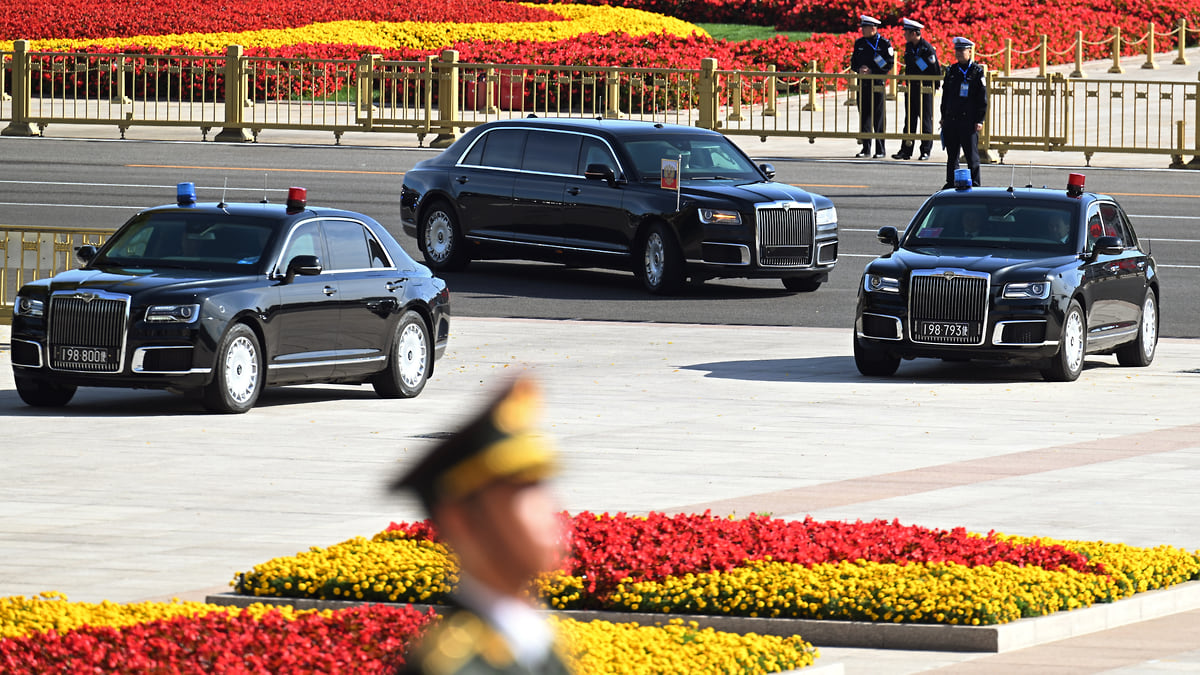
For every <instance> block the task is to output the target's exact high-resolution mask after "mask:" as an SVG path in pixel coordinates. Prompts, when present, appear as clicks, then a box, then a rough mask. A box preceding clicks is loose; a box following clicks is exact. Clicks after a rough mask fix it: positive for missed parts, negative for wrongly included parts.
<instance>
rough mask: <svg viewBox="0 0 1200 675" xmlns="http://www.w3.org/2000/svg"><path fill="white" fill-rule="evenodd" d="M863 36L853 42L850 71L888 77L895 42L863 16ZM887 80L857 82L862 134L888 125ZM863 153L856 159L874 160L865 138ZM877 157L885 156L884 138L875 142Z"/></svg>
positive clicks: (875, 21)
mask: <svg viewBox="0 0 1200 675" xmlns="http://www.w3.org/2000/svg"><path fill="white" fill-rule="evenodd" d="M859 29H860V30H861V31H862V37H860V38H858V39H857V40H855V41H854V53H853V54H851V56H850V70H853V71H854V72H856V73H859V74H860V75H886V74H888V73H890V72H892V64H893V63H895V62H896V53H895V51H894V50H893V49H892V43H891V42H889V41H888V39H887V38H885V37H884V36H882V35H880V34H879V19H876V18H875V17H873V16H867V15H866V14H863V15H862V16H861V17H860V19H859ZM885 93H886V92H885V82H884V80H872V79H862V80H859V81H858V122H859V131H865V132H867V133H870V132H880V133H882V132H883V130H884V127H885V126H886V125H887V107H886V98H887V97H886V95H885ZM862 146H863V147H862V152H860V153H858V154H857V155H855V157H871V156H872V155H871V139H869V138H864V139H862ZM874 156H875V157H884V156H886V153H885V152H884V149H883V139H882V138H877V139H875V155H874Z"/></svg>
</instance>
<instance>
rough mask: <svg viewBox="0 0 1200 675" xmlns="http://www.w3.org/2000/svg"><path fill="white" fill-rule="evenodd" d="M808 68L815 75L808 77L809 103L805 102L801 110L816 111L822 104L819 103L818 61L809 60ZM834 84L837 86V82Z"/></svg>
mask: <svg viewBox="0 0 1200 675" xmlns="http://www.w3.org/2000/svg"><path fill="white" fill-rule="evenodd" d="M808 70H809V72H811V73H812V74H813V76H812V77H810V78H808V103H805V104H804V107H803V108H801V110H803V111H804V112H816V111H817V110H820V109H821V106H819V105H817V78H816V73H817V62H816V61H809V63H808ZM834 86H835V87H836V86H837V83H836V82H835V83H834Z"/></svg>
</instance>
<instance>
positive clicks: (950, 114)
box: [941, 37, 988, 189]
mask: <svg viewBox="0 0 1200 675" xmlns="http://www.w3.org/2000/svg"><path fill="white" fill-rule="evenodd" d="M974 55H975V43H974V42H971V41H970V40H968V39H967V38H965V37H956V38H954V59H955V61H956V62H955V63H954V64H952V65H951V66H950V67H949V68H947V69H946V78H945V80H944V81H943V83H942V84H943V87H942V119H941V125H942V142H943V143H944V144H945V146H946V185H945V186H944V187H943V189H948V188H952V187H954V171H955V170H956V169H958V155H959V152H962V153H965V154H966V157H967V168H969V169H970V170H971V182H972V183H973V184H975V185H979V184H980V180H979V132H980V131H983V121H984V119H986V118H987V106H988V92H987V84H986V83H985V82H984V73H983V66H981V65H979V64H978V63H975V61H974V60H973V57H974Z"/></svg>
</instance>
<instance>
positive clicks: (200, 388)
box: [12, 183, 450, 413]
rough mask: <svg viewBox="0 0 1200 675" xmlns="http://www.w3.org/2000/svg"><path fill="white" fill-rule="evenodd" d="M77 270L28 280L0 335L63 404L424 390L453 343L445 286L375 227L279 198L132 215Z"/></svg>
mask: <svg viewBox="0 0 1200 675" xmlns="http://www.w3.org/2000/svg"><path fill="white" fill-rule="evenodd" d="M77 255H78V257H79V259H80V260H81V261H82V263H83V266H82V267H81V268H79V269H74V270H70V271H67V272H63V273H61V274H58V275H56V276H54V277H52V278H49V279H41V280H38V281H34V282H32V283H29V284H26V285H25V286H23V287H22V288H21V289H20V291H19V292H18V295H17V298H16V303H15V306H14V317H13V326H12V364H13V375H14V378H15V380H16V385H17V391H18V393H19V394H20V396H21V398H22V399H23V400H24V401H25V402H26V403H28V404H29V405H33V406H63V405H66V404H67V403H68V402H70V400H71V398H72V396H74V394H75V390H76V388H77V387H81V386H96V387H129V388H158V389H169V390H173V391H179V392H184V393H194V394H197V395H199V396H200V397H201V398H202V400H203V402H204V405H205V406H206V407H207V408H209V409H210V410H214V411H218V412H229V413H241V412H245V411H247V410H249V409H250V408H251V407H253V406H254V404H255V401H257V400H258V396H259V393H260V392H261V391H262V389H263V387H266V386H272V385H285V384H303V383H310V382H338V383H351V384H361V383H366V382H370V383H371V384H372V385H373V386H374V387H375V391H376V392H378V393H379V395H380V396H383V397H388V398H407V397H413V396H416V395H417V394H419V393H421V390H422V389H423V388H424V387H425V383H426V381H427V380H428V378H429V376H430V374H431V373H432V372H433V365H434V361H435V360H436V359H437V358H439V357H440V356H441V355H442V354H443V353H444V352H445V349H446V343H447V340H448V338H449V331H450V329H449V293H448V292H447V290H446V284H445V283H444V282H443V281H442V280H441V279H439V278H437V277H435V276H433V274H432V273H431V272H430V271H429V270H428V269H426V268H425V267H424V266H422V265H420V264H418V263H416V262H415V261H413V260H412V258H410V257H409V256H408V255H407V254H406V253H405V252H404V250H403V249H402V248H401V247H400V245H399V244H398V243H397V242H396V241H395V239H393V238H392V237H391V236H390V235H389V234H388V233H387V231H386V230H385V229H384V228H383V227H382V226H381V225H380V224H379V223H377V222H375V221H374V220H372V219H370V218H368V217H366V216H364V215H361V214H358V213H353V212H351V211H341V210H337V209H329V208H312V207H308V206H307V204H306V203H305V195H304V191H303V189H301V188H292V189H291V190H290V191H289V197H288V202H287V204H286V205H281V204H266V203H262V204H225V203H207V204H197V203H195V190H194V188H193V187H192V186H191V184H190V183H183V184H181V185H180V189H179V196H178V199H177V204H174V205H168V206H160V207H156V208H152V209H147V210H145V211H142V212H141V213H138V214H137V215H135V216H134V217H133V218H131V219H130V220H129V222H127V223H125V225H124V226H122V227H121V228H120V229H119V230H117V231H116V232H115V233H114V234H113V235H112V237H110V238H109V239H108V241H107V242H105V244H104V245H103V246H102V247H101V248H99V249H97V248H96V247H93V246H83V247H80V249H79V250H78V251H77Z"/></svg>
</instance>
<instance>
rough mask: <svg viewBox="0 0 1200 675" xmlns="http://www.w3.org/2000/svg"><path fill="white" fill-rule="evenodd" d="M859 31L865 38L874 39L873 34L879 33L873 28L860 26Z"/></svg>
mask: <svg viewBox="0 0 1200 675" xmlns="http://www.w3.org/2000/svg"><path fill="white" fill-rule="evenodd" d="M859 29H860V30H862V36H863V37H865V38H872V37H875V34H876V33H878V32H879V29H877V28H875V26H860V27H859Z"/></svg>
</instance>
